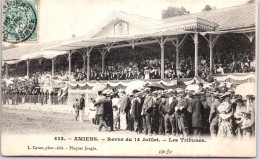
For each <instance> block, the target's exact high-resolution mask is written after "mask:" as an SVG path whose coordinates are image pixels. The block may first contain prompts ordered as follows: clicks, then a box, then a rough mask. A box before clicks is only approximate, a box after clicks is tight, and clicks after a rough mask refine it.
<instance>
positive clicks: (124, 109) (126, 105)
mask: <svg viewBox="0 0 260 159" xmlns="http://www.w3.org/2000/svg"><path fill="white" fill-rule="evenodd" d="M119 97H120V102H119V113H120V129H122V130H127V126H128V123H129V121H128V120H127V119H128V115H129V110H130V109H131V103H130V99H129V97H128V96H127V95H126V93H125V91H124V90H120V91H119Z"/></svg>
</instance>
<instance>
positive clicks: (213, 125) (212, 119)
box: [209, 93, 221, 138]
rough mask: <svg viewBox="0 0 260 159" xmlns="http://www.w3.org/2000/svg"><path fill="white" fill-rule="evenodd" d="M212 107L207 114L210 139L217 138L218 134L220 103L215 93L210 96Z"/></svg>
mask: <svg viewBox="0 0 260 159" xmlns="http://www.w3.org/2000/svg"><path fill="white" fill-rule="evenodd" d="M212 101H213V103H212V105H211V108H210V114H209V123H210V135H211V137H212V138H214V137H217V133H218V120H219V119H218V109H217V108H218V106H219V105H220V104H221V103H220V98H219V96H218V94H217V93H214V94H212Z"/></svg>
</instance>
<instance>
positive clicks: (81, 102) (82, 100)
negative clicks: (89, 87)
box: [79, 97, 85, 110]
mask: <svg viewBox="0 0 260 159" xmlns="http://www.w3.org/2000/svg"><path fill="white" fill-rule="evenodd" d="M84 108H85V99H84V97H81V98H80V101H79V109H80V110H83V109H84Z"/></svg>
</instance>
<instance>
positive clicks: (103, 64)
mask: <svg viewBox="0 0 260 159" xmlns="http://www.w3.org/2000/svg"><path fill="white" fill-rule="evenodd" d="M101 55H102V73H104V72H105V54H103V53H102V54H101Z"/></svg>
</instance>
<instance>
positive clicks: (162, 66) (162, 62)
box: [160, 43, 164, 79]
mask: <svg viewBox="0 0 260 159" xmlns="http://www.w3.org/2000/svg"><path fill="white" fill-rule="evenodd" d="M160 46H161V79H164V43H161V44H160Z"/></svg>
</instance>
